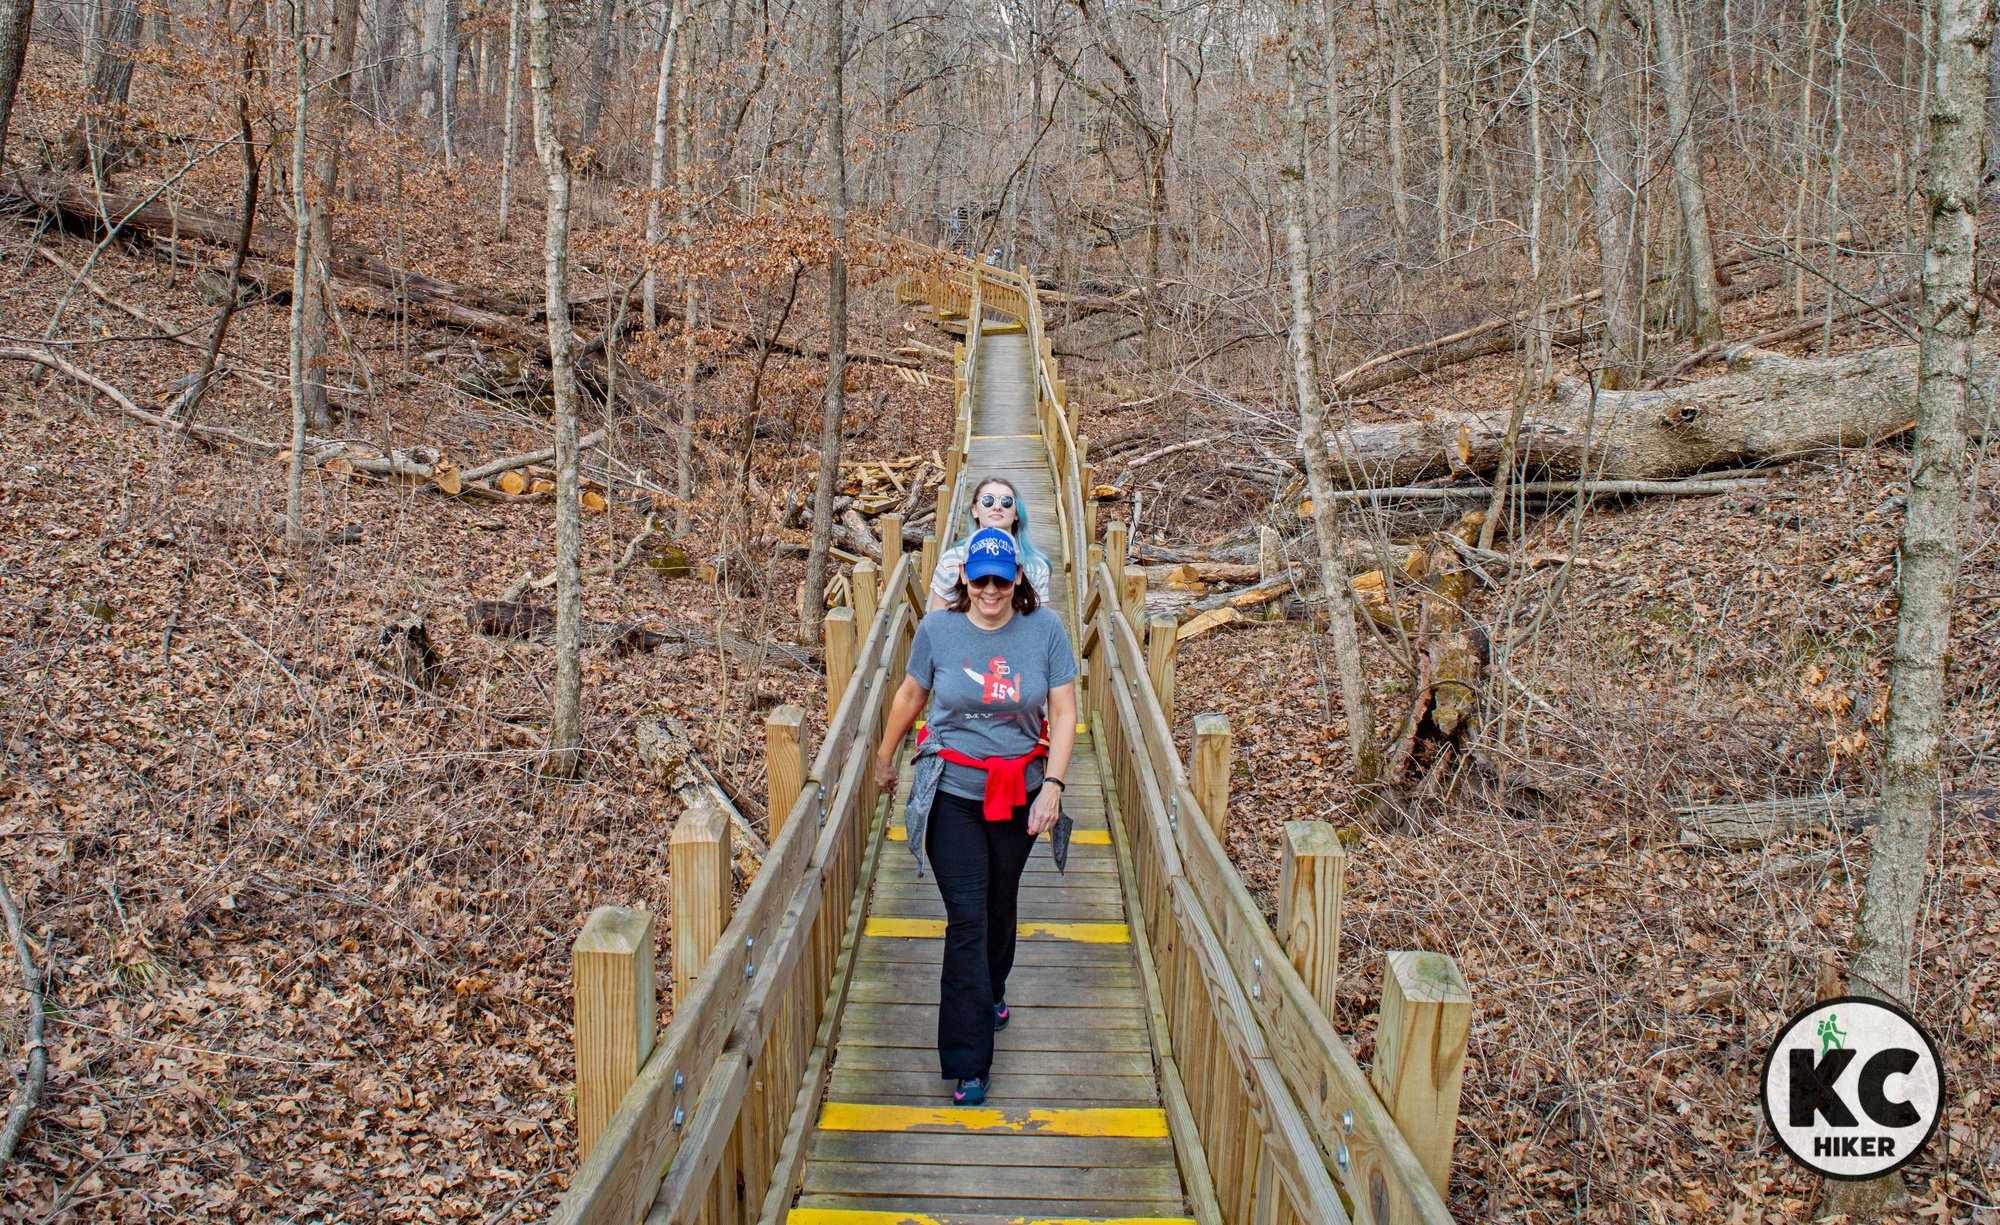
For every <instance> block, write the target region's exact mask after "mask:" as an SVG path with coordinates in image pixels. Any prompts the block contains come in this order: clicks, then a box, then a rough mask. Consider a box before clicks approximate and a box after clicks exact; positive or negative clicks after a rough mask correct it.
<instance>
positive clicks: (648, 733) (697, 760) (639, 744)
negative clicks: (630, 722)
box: [632, 719, 766, 882]
mask: <svg viewBox="0 0 2000 1225" xmlns="http://www.w3.org/2000/svg"><path fill="white" fill-rule="evenodd" d="M632 747H633V749H634V751H635V752H636V753H637V755H638V758H639V764H640V765H642V766H644V767H646V769H647V770H648V771H650V772H651V773H652V775H653V777H654V778H655V779H657V780H658V781H659V783H660V785H661V786H662V787H665V788H666V789H667V790H668V791H671V792H672V793H673V794H674V798H676V799H678V800H679V801H680V802H681V803H682V804H683V805H684V806H685V807H687V808H694V807H696V806H697V805H704V804H706V805H713V806H715V807H717V808H720V809H721V810H722V811H724V812H726V813H728V814H729V824H730V825H731V826H732V827H733V828H734V829H735V831H736V856H735V858H736V869H737V871H739V872H741V873H742V874H743V877H744V880H745V881H746V882H747V881H749V880H750V879H752V878H754V877H755V876H756V875H757V868H758V865H760V864H762V863H763V861H764V852H765V850H766V847H765V845H764V838H763V836H762V835H760V834H759V833H758V832H757V829H756V827H755V826H753V825H751V824H750V822H749V820H748V818H746V817H744V815H743V811H742V810H741V809H739V808H738V807H737V806H736V804H735V801H733V800H731V799H730V798H729V793H728V792H727V791H724V790H723V789H722V785H721V784H720V783H718V782H716V781H715V776H714V775H713V774H710V773H709V772H708V767H707V766H705V765H703V764H702V761H701V755H700V754H699V753H697V752H695V748H694V741H693V740H692V739H691V738H690V737H689V736H688V734H687V729H685V728H683V727H682V726H681V725H680V723H678V722H677V721H675V720H673V719H641V720H639V724H638V726H637V727H636V728H634V729H633V731H632Z"/></svg>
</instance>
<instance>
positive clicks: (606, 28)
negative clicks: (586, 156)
mask: <svg viewBox="0 0 2000 1225" xmlns="http://www.w3.org/2000/svg"><path fill="white" fill-rule="evenodd" d="M611 5H612V0H597V3H596V4H595V5H593V6H591V17H590V78H589V84H588V85H586V86H585V88H584V91H583V133H582V140H583V143H584V144H586V145H587V144H590V143H591V141H592V140H594V139H595V138H596V136H597V125H598V123H599V122H600V121H601V120H602V119H603V117H604V95H605V90H606V87H607V86H608V85H609V84H610V82H611Z"/></svg>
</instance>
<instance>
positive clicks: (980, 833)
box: [924, 787, 1041, 1080]
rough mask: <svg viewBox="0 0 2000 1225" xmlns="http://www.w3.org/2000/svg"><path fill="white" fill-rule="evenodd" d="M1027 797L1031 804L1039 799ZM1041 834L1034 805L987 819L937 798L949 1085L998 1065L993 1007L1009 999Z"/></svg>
mask: <svg viewBox="0 0 2000 1225" xmlns="http://www.w3.org/2000/svg"><path fill="white" fill-rule="evenodd" d="M1040 790H1041V788H1039V787H1037V788H1036V789H1035V791H1031V792H1029V793H1028V804H1033V803H1034V802H1035V792H1036V791H1040ZM1034 847H1035V835H1033V834H1030V833H1029V832H1028V807H1027V805H1023V806H1022V807H1020V808H1016V809H1015V810H1014V816H1013V818H1012V819H1011V820H1007V821H988V820H987V819H986V816H985V814H984V813H983V812H982V811H981V810H980V804H979V801H978V800H968V799H962V798H960V797H959V796H955V795H947V794H945V793H944V792H943V791H940V792H938V793H937V801H936V802H935V803H934V804H932V805H931V819H930V827H929V829H928V830H927V831H926V833H925V835H924V849H925V850H926V851H927V852H928V853H929V855H930V861H931V870H932V871H934V872H935V873H936V874H937V885H938V892H939V893H940V894H942V895H944V913H945V928H944V967H943V973H942V975H941V976H940V981H939V984H938V1071H939V1073H940V1074H941V1075H943V1076H944V1077H945V1078H946V1079H947V1080H963V1079H965V1078H966V1077H968V1076H984V1075H986V1074H987V1073H988V1072H989V1071H991V1070H992V1068H993V1005H994V1004H995V1003H997V1002H999V1001H1001V1000H1004V999H1006V998H1007V974H1008V972H1009V971H1011V970H1012V969H1013V968H1014V926H1015V923H1016V915H1017V914H1018V912H1019V910H1020V897H1021V871H1022V869H1024V868H1026V867H1027V865H1028V853H1029V852H1030V851H1032V850H1033V849H1034Z"/></svg>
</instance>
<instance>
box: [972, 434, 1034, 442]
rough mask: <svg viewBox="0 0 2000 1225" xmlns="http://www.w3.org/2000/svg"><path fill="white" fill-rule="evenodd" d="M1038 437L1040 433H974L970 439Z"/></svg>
mask: <svg viewBox="0 0 2000 1225" xmlns="http://www.w3.org/2000/svg"><path fill="white" fill-rule="evenodd" d="M1040 437H1041V435H1040V434H974V435H973V436H972V441H974V442H979V441H982V440H984V439H987V438H1040Z"/></svg>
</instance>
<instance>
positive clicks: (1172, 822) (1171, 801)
mask: <svg viewBox="0 0 2000 1225" xmlns="http://www.w3.org/2000/svg"><path fill="white" fill-rule="evenodd" d="M1167 828H1168V829H1170V830H1173V831H1174V832H1175V833H1179V832H1180V829H1181V797H1180V794H1179V793H1178V792H1176V793H1175V794H1173V795H1170V796H1168V797H1167Z"/></svg>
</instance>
